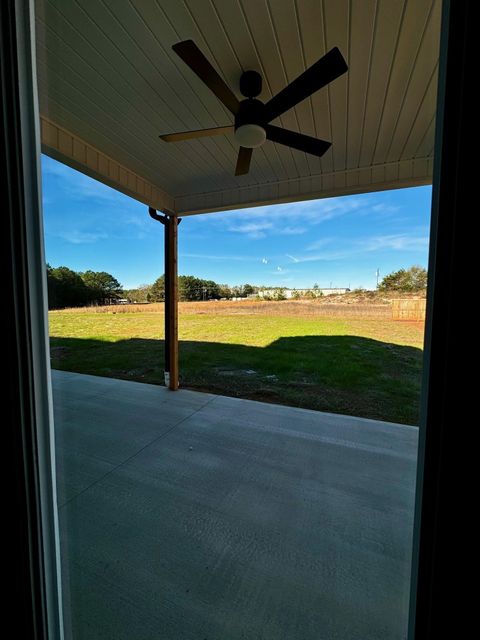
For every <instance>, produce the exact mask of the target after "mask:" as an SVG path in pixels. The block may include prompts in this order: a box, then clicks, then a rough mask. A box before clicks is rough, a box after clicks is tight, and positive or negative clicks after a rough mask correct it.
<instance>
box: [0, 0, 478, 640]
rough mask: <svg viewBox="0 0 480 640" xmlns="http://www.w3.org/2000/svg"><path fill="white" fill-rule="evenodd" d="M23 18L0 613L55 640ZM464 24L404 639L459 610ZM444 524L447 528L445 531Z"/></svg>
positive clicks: (46, 393)
mask: <svg viewBox="0 0 480 640" xmlns="http://www.w3.org/2000/svg"><path fill="white" fill-rule="evenodd" d="M32 15H33V2H32V1H31V0H30V1H29V0H3V2H1V3H0V18H1V39H0V49H1V50H0V70H1V85H2V96H1V109H2V112H1V115H2V123H1V125H2V141H1V143H2V144H1V149H0V153H1V154H2V160H3V166H4V167H5V169H4V170H3V173H2V175H1V181H2V184H1V189H0V198H1V204H2V209H1V210H2V212H3V220H4V227H3V232H2V234H1V236H0V237H1V241H2V243H3V247H2V260H3V263H4V278H5V283H4V291H3V298H4V300H3V302H4V309H5V312H4V319H5V321H6V325H7V338H6V340H5V343H6V344H5V355H6V363H5V365H4V366H5V367H6V369H7V371H8V383H7V385H6V386H7V407H6V408H5V415H6V424H5V427H4V459H5V462H6V463H10V468H9V472H8V475H7V487H8V490H7V494H8V496H7V498H8V500H7V503H6V513H5V512H4V522H5V523H6V525H7V526H6V530H7V535H8V540H7V549H8V551H7V553H8V555H9V559H10V560H11V567H12V570H11V571H10V573H7V576H6V579H7V592H8V595H9V596H10V597H11V598H12V601H14V602H15V605H16V606H13V605H12V606H11V607H9V608H8V609H7V616H11V619H10V620H8V621H7V620H5V619H4V625H5V626H6V624H7V623H8V622H10V623H11V625H12V628H14V629H15V631H16V635H18V636H19V637H25V638H47V637H48V638H61V637H63V631H62V625H61V614H60V611H61V602H60V598H61V593H60V591H61V590H60V589H59V584H58V581H57V576H58V537H57V533H56V510H55V489H54V476H53V473H54V470H53V469H54V464H53V458H52V455H53V454H52V451H51V442H49V421H50V420H51V396H50V387H49V381H48V380H49V377H48V376H49V368H48V359H47V354H48V346H47V340H46V317H45V300H46V283H45V274H44V262H43V261H44V256H43V239H42V227H41V216H40V204H39V193H38V189H39V182H38V166H37V161H38V157H39V145H38V136H37V133H36V128H37V126H38V110H37V108H36V97H35V91H34V87H35V73H34V68H35V64H34V56H33V51H32V49H33V47H32V22H33V21H32ZM474 24H476V23H475V22H474V19H473V2H472V1H471V0H470V1H469V0H464V1H460V0H457V1H452V0H445V1H444V19H443V28H442V30H443V34H442V51H441V68H440V80H439V107H438V118H437V141H436V154H435V176H434V188H433V205H432V236H431V237H432V242H431V251H430V268H429V295H428V305H427V332H426V356H425V363H426V366H425V374H424V396H423V422H422V425H421V429H420V447H419V472H418V482H417V503H416V518H415V533H414V555H413V565H412V566H413V570H412V599H411V615H410V632H409V637H410V639H411V640H413V639H414V638H415V640H426V639H429V638H432V639H433V638H435V639H436V638H438V637H440V631H445V629H446V627H447V625H448V624H449V623H451V622H452V620H453V619H454V618H455V617H456V616H458V614H459V612H458V609H455V608H454V607H453V602H452V601H451V598H450V596H451V594H452V582H451V578H450V576H449V572H448V571H447V569H452V568H453V567H454V565H455V564H456V563H457V558H456V556H455V555H454V550H455V553H458V551H459V550H460V549H461V536H462V535H463V531H462V530H461V529H460V521H459V520H458V518H457V515H458V507H457V496H458V494H459V493H461V492H464V491H465V486H464V484H462V483H461V481H460V479H459V475H457V471H458V467H459V457H458V452H459V447H460V444H459V442H460V441H461V440H462V441H463V440H464V438H465V434H464V433H462V432H461V431H460V429H458V430H457V425H458V422H459V418H458V412H459V408H460V407H461V406H463V407H466V406H468V404H470V406H472V404H473V403H472V402H471V397H466V396H465V394H462V395H461V394H460V391H459V389H458V385H457V382H458V377H459V371H461V364H462V363H461V361H460V354H461V350H460V349H458V348H457V345H458V343H459V337H458V336H461V335H462V331H464V329H463V327H461V326H460V314H458V315H455V314H454V313H453V309H454V302H455V300H456V298H457V295H458V294H457V286H458V283H459V282H461V281H462V279H463V278H464V277H465V273H466V272H465V268H464V263H465V260H466V254H467V250H466V241H465V235H463V236H462V235H461V231H462V226H463V227H465V225H461V224H460V221H461V220H462V219H463V220H464V219H465V215H466V214H468V212H469V210H470V209H471V207H472V203H473V202H475V197H476V194H474V193H473V190H474V187H475V186H476V184H475V181H474V180H473V179H472V173H473V172H472V171H471V169H470V167H469V164H470V163H471V153H470V152H471V140H472V136H473V134H474V132H476V131H477V129H476V126H475V125H476V123H475V122H474V119H473V105H476V99H475V98H474V96H473V90H474V87H475V86H476V84H477V83H476V82H475V78H476V73H477V70H476V69H474V61H475V62H476V60H477V56H476V55H474V49H473V45H474V33H473V31H474ZM475 35H476V34H475ZM475 213H476V212H475ZM462 427H463V425H462ZM5 434H6V437H5ZM452 521H454V522H455V524H456V525H458V526H456V527H455V529H454V530H453V534H452V527H451V526H449V525H450V523H452ZM447 532H448V533H447ZM447 602H448V606H445V605H446V603H447ZM19 604H20V612H19V611H18V606H19Z"/></svg>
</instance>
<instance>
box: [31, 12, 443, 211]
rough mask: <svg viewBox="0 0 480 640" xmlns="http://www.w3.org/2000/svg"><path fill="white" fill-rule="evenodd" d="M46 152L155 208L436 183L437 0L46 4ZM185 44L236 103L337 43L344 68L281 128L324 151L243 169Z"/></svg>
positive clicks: (280, 83)
mask: <svg viewBox="0 0 480 640" xmlns="http://www.w3.org/2000/svg"><path fill="white" fill-rule="evenodd" d="M36 12H37V16H36V18H37V20H36V37H37V65H38V83H39V101H40V112H41V118H42V149H43V151H44V152H45V153H47V154H48V155H51V156H52V157H54V158H56V159H58V160H60V161H62V162H64V163H65V164H68V165H70V166H73V167H74V168H76V169H78V170H80V171H82V172H84V173H86V174H88V175H90V176H92V177H95V178H97V179H98V180H100V181H102V182H105V183H106V184H109V185H110V186H112V187H114V188H116V189H119V190H120V191H123V192H124V193H127V194H128V195H130V196H132V197H133V198H136V199H137V200H139V201H141V202H143V203H145V204H148V205H151V206H153V207H155V208H157V209H168V210H169V211H171V212H174V213H178V214H182V215H187V214H193V213H201V212H205V211H221V210H226V209H233V208H238V207H248V206H254V205H258V204H269V203H270V204H274V203H277V202H287V201H295V200H306V199H309V198H321V197H327V196H328V197H329V196H336V195H345V194H349V193H359V192H368V191H377V190H382V189H390V188H398V187H405V186H415V185H422V184H428V183H430V182H431V176H432V165H433V147H434V128H435V110H436V89H437V67H438V49H439V34H440V13H441V2H440V0H433V1H432V0H323V1H322V0H297V1H296V2H295V1H294V0H270V1H268V0H184V1H183V2H179V0H157V1H156V2H154V1H153V0H141V1H140V0H37V3H36ZM189 38H191V39H192V40H194V41H195V42H196V44H197V45H198V46H199V47H200V48H201V49H202V51H203V52H204V54H205V55H206V56H207V58H208V59H209V60H210V61H211V63H212V64H213V66H214V67H215V68H216V69H217V70H218V71H219V73H220V74H221V76H222V77H223V78H224V79H225V81H226V82H227V84H228V85H229V86H230V87H231V89H232V90H233V91H234V93H235V94H236V95H237V97H238V98H239V99H242V96H241V95H240V93H239V91H238V81H239V77H240V75H241V73H242V71H244V70H246V69H255V70H257V71H259V72H260V73H261V74H262V76H263V91H262V94H261V95H260V96H259V97H260V99H261V100H263V101H267V100H268V99H269V98H270V97H271V96H272V95H274V94H276V93H278V91H280V90H281V89H282V88H283V87H284V86H285V85H286V84H288V83H289V82H291V81H292V80H293V79H295V78H296V77H297V76H298V75H300V74H301V73H302V72H303V71H304V70H305V69H306V68H307V67H308V66H310V65H311V64H313V63H314V62H315V61H316V60H317V59H318V58H320V57H321V56H322V55H323V54H324V53H326V52H327V51H328V50H330V49H331V48H332V47H334V46H338V47H339V49H340V51H341V52H342V54H343V56H344V58H345V59H346V61H347V64H348V65H349V71H348V72H347V73H346V74H345V75H343V76H341V77H340V78H338V79H337V80H335V81H334V82H332V83H331V84H330V85H329V86H328V87H325V88H324V89H321V90H320V91H319V92H317V93H316V94H314V95H313V96H312V97H311V98H308V99H307V100H304V101H303V102H301V103H300V104H299V105H297V106H296V107H295V108H294V109H291V110H290V111H288V112H287V113H285V114H284V115H283V116H281V117H280V118H278V119H277V121H274V124H276V125H278V126H283V127H285V128H288V129H292V130H294V131H299V132H301V133H305V134H307V135H310V136H316V137H319V138H323V139H325V140H330V141H331V142H332V147H331V148H330V149H329V151H328V152H327V153H326V154H325V155H324V156H323V158H321V159H319V158H316V157H314V156H311V155H307V154H305V153H303V152H300V151H295V150H292V149H289V148H287V147H284V146H282V145H279V144H275V143H272V142H266V143H265V144H264V145H263V146H262V147H261V148H259V149H256V150H255V151H254V153H253V160H252V165H251V169H250V173H249V174H248V175H246V176H239V177H235V176H234V168H235V163H236V156H237V151H238V145H237V144H236V143H235V141H234V138H233V135H227V136H218V137H214V138H201V139H198V140H193V141H184V142H180V143H170V144H168V143H165V142H162V141H161V140H160V139H159V137H158V135H159V134H160V133H170V132H175V131H183V130H190V129H200V128H203V127H216V126H223V125H228V124H232V115H231V114H230V113H229V112H228V111H227V110H226V109H225V107H224V106H223V105H222V104H221V103H220V102H219V100H218V99H217V98H216V97H215V96H214V95H213V94H212V93H211V92H210V91H209V89H208V88H207V87H206V86H205V85H203V83H202V82H201V81H200V80H199V79H198V78H197V77H196V76H195V75H194V74H193V72H192V71H190V69H188V68H187V67H186V65H185V64H184V63H183V62H182V61H181V60H180V58H178V56H177V55H176V54H175V53H174V52H173V51H172V50H171V46H172V45H173V44H174V43H176V42H179V41H180V40H186V39H189Z"/></svg>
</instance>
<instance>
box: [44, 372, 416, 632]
mask: <svg viewBox="0 0 480 640" xmlns="http://www.w3.org/2000/svg"><path fill="white" fill-rule="evenodd" d="M53 385H54V404H55V409H56V434H57V442H58V451H57V455H58V458H59V465H58V476H59V478H58V485H59V494H60V503H61V505H62V506H61V508H60V521H61V543H62V558H63V572H64V596H65V606H66V618H67V626H69V627H70V631H69V634H70V635H68V637H70V638H74V639H75V640H78V639H80V638H82V639H83V638H88V639H89V640H94V639H97V638H98V639H100V638H102V639H107V638H109V639H110V638H112V639H113V638H115V640H122V639H127V638H128V639H129V640H131V639H133V640H150V639H152V640H153V639H154V638H155V640H157V639H158V638H162V640H163V639H166V640H168V639H172V640H174V639H175V640H176V639H181V640H189V639H192V640H193V639H195V640H198V639H200V640H203V639H208V640H223V639H229V640H237V639H238V640H240V639H247V638H248V639H252V638H255V639H257V638H258V639H262V640H270V639H272V640H273V639H275V640H278V639H280V638H281V639H282V640H290V639H291V640H293V639H295V640H298V639H299V638H301V639H302V640H314V639H315V640H318V639H325V640H330V639H331V640H334V639H342V640H357V639H358V640H360V639H361V640H366V639H368V640H376V639H378V640H380V639H381V640H402V639H403V638H405V637H406V628H407V610H408V596H409V580H410V557H411V535H412V522H413V503H414V488H415V467H416V450H417V429H415V428H414V427H409V426H403V425H396V424H388V423H384V422H383V423H382V422H376V421H371V420H363V419H357V418H351V417H347V416H338V415H332V414H323V413H319V412H315V411H308V410H301V409H292V408H289V407H284V406H278V405H269V404H265V403H259V402H251V401H247V400H238V399H232V398H225V397H220V396H214V395H211V394H203V393H196V392H192V391H186V390H181V391H179V392H176V393H172V392H169V391H168V390H166V389H164V388H162V387H156V386H153V385H144V384H139V383H133V382H126V381H119V380H110V379H107V378H96V377H93V376H83V375H79V374H71V373H66V372H58V371H54V372H53Z"/></svg>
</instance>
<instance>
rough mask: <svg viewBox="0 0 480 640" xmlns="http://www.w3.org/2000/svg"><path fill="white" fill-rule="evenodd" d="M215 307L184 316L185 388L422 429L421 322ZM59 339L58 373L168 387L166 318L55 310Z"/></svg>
mask: <svg viewBox="0 0 480 640" xmlns="http://www.w3.org/2000/svg"><path fill="white" fill-rule="evenodd" d="M232 304H235V303H232ZM208 308H209V307H208V303H205V304H204V305H203V306H202V303H199V306H198V309H200V311H196V308H194V307H192V306H191V305H190V306H186V307H185V308H184V309H185V310H184V312H183V313H182V307H181V309H180V311H181V313H180V322H179V335H180V340H181V343H180V373H181V378H180V382H181V385H182V386H183V387H190V388H194V389H200V390H205V391H211V392H214V393H219V394H223V395H230V396H237V397H242V398H252V399H256V400H263V401H268V402H276V403H280V404H288V405H291V406H298V407H305V408H309V409H318V410H321V411H330V412H334V413H345V414H350V415H357V416H363V417H367V418H377V419H381V420H388V421H392V422H401V423H405V424H416V423H417V420H418V409H419V393H420V378H421V367H422V347H423V325H422V324H421V323H405V322H394V321H392V320H389V319H385V318H380V319H372V318H357V319H356V318H333V317H316V318H315V317H302V316H295V315H282V307H281V304H279V305H278V312H277V313H276V315H259V314H256V315H255V314H249V313H248V312H247V311H246V312H245V314H244V315H242V314H241V313H239V312H238V311H240V309H239V307H236V310H237V311H236V313H235V314H227V313H225V314H221V313H218V311H219V309H218V307H217V309H216V311H215V313H212V314H209V313H208ZM212 308H213V307H212ZM205 310H207V312H205ZM50 334H51V347H52V366H53V367H54V368H56V369H64V370H67V371H76V372H79V373H90V374H93V375H100V376H109V377H114V378H124V379H129V380H137V381H141V382H149V383H155V384H163V314H162V313H161V312H158V311H156V312H149V311H148V307H145V311H144V312H142V313H119V312H117V313H112V312H110V313H94V312H86V311H85V310H82V311H72V310H69V311H53V312H50Z"/></svg>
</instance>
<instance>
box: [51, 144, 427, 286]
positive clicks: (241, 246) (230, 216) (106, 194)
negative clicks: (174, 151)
mask: <svg viewBox="0 0 480 640" xmlns="http://www.w3.org/2000/svg"><path fill="white" fill-rule="evenodd" d="M42 174H43V179H42V186H43V207H44V224H45V243H46V254H47V261H48V262H49V263H50V264H51V265H52V266H54V267H58V266H67V267H70V268H71V269H74V270H75V271H86V270H87V269H92V270H93V271H108V272H109V273H111V274H112V275H114V276H115V277H116V278H117V279H118V280H119V281H120V282H121V283H122V285H123V286H124V287H125V288H132V287H136V286H137V285H139V284H145V283H151V282H153V281H154V280H155V278H157V277H158V276H159V275H161V274H162V273H163V227H162V225H160V224H158V223H157V222H155V221H153V220H151V218H150V217H149V216H148V212H147V208H146V207H145V205H142V204H140V203H138V202H136V201H135V200H132V199H131V198H128V197H127V196H125V195H123V194H121V193H118V192H116V191H115V190H113V189H110V188H109V187H107V186H105V185H103V184H100V183H99V182H96V181H95V180H92V179H90V178H88V177H86V176H84V175H82V174H80V173H78V172H77V171H74V170H73V169H70V168H69V167H66V166H65V165H62V164H60V163H58V162H56V161H55V160H52V159H51V158H48V157H46V156H42ZM430 201H431V188H430V187H416V188H412V189H398V190H394V191H381V192H378V193H369V194H362V195H354V196H345V197H342V198H328V199H323V200H309V201H306V202H300V203H294V204H283V205H273V206H270V207H254V208H251V209H242V210H236V211H228V212H223V213H212V214H208V215H198V216H188V217H185V218H184V219H183V221H182V223H181V225H180V227H179V273H181V274H189V275H195V276H198V277H201V278H207V279H211V280H215V281H216V282H220V283H226V284H230V285H235V284H242V283H246V282H249V283H251V284H258V285H261V284H264V285H269V286H286V287H299V288H301V287H311V286H313V285H314V283H318V284H319V285H320V287H329V286H334V287H348V286H350V288H356V287H365V288H374V287H375V281H376V277H375V273H376V270H377V268H378V269H380V278H381V277H382V276H384V275H386V274H387V273H391V272H392V271H396V270H397V269H400V268H402V267H409V266H411V265H412V264H419V265H422V266H424V267H426V266H427V256H428V235H429V224H430Z"/></svg>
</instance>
